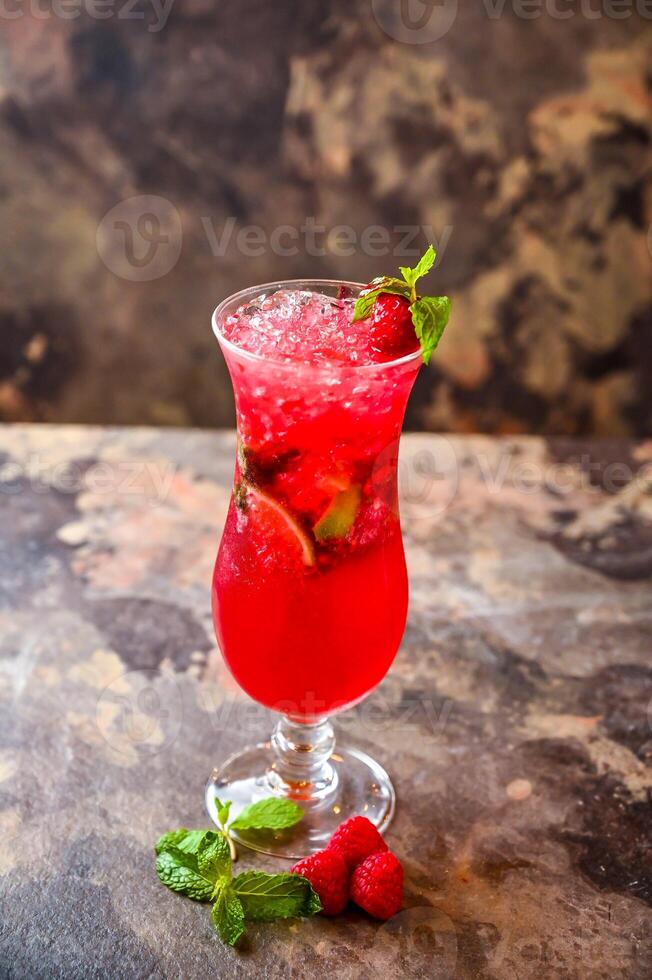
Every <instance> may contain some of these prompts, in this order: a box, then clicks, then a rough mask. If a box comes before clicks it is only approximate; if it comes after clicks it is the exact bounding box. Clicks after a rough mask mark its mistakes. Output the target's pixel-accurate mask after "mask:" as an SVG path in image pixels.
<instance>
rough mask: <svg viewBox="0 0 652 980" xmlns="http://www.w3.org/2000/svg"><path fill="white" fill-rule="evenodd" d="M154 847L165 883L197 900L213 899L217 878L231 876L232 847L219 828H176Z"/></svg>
mask: <svg viewBox="0 0 652 980" xmlns="http://www.w3.org/2000/svg"><path fill="white" fill-rule="evenodd" d="M173 840H174V841H175V843H173ZM155 850H156V873H157V874H158V876H159V878H160V879H161V881H162V882H163V884H164V885H167V887H168V888H171V889H172V891H173V892H180V893H181V894H182V895H187V896H188V898H193V899H194V900H195V901H196V902H210V900H211V898H212V897H213V892H214V890H215V885H216V883H217V882H218V880H221V879H222V878H227V877H228V878H230V877H231V860H230V857H229V848H228V845H227V843H226V841H225V840H224V837H223V836H222V834H220V833H219V832H218V831H214V830H185V828H182V829H181V830H175V831H173V832H172V833H171V834H164V835H163V837H161V838H160V840H158V841H157V842H156V846H155Z"/></svg>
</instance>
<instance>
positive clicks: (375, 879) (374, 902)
mask: <svg viewBox="0 0 652 980" xmlns="http://www.w3.org/2000/svg"><path fill="white" fill-rule="evenodd" d="M351 898H352V899H353V901H354V902H355V904H356V905H358V906H360V908H361V909H364V911H365V912H368V913H369V915H373V916H374V918H376V919H383V920H384V919H390V918H391V917H392V916H393V915H396V913H397V912H398V911H400V908H401V906H402V904H403V866H402V864H401V862H400V861H399V859H398V858H397V857H396V855H395V854H392V852H391V851H382V852H380V853H378V854H370V855H369V857H368V858H365V860H364V861H363V862H362V863H361V864H359V865H358V867H357V868H356V869H355V871H354V872H353V874H352V876H351Z"/></svg>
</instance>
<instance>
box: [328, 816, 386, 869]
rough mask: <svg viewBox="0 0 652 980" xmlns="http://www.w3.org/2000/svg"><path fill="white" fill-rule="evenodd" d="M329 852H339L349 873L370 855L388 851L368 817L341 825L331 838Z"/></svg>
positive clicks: (357, 818)
mask: <svg viewBox="0 0 652 980" xmlns="http://www.w3.org/2000/svg"><path fill="white" fill-rule="evenodd" d="M328 850H329V851H331V850H333V851H337V852H338V853H339V854H341V856H342V857H343V858H344V860H345V861H346V864H347V866H348V868H349V871H353V869H354V868H355V866H356V865H357V864H360V862H361V861H364V859H365V858H366V857H369V855H370V854H375V853H376V852H377V851H386V850H387V844H386V843H385V841H384V840H383V838H382V837H381V836H380V834H379V833H378V831H377V830H376V828H375V827H374V825H373V824H372V822H371V820H367V818H366V817H349V819H348V820H345V821H344V823H341V824H340V825H339V827H338V828H337V830H336V831H335V833H334V834H333V836H332V837H331V839H330V841H329V844H328Z"/></svg>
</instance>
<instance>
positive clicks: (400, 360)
mask: <svg viewBox="0 0 652 980" xmlns="http://www.w3.org/2000/svg"><path fill="white" fill-rule="evenodd" d="M282 286H286V287H289V288H294V289H298V288H300V287H301V286H350V287H352V288H353V289H364V288H365V283H361V282H351V281H349V280H346V279H278V280H277V281H276V282H264V283H260V285H258V286H246V287H245V288H244V289H240V290H238V291H237V292H235V293H231V295H230V296H226V297H225V298H224V299H223V300H222V301H221V302H220V303H218V304H217V306H216V307H215V309H214V310H213V315H212V316H211V325H212V328H213V333H214V334H215V337H216V338H217V341H218V343H219V345H220V347H221V348H222V349H223V350H224V349H226V350H228V351H231V352H233V353H234V354H237V355H238V356H239V357H243V358H244V359H245V360H248V361H253V362H258V363H261V364H270V365H275V366H277V367H284V368H288V367H290V368H291V367H301V368H310V369H312V370H321V371H324V370H325V371H329V370H332V369H333V368H335V369H336V370H346V371H378V370H386V369H387V368H392V367H398V366H401V365H403V364H409V363H411V362H412V361H415V360H417V359H418V358H420V357H421V353H422V352H421V347H418V348H417V349H416V350H415V351H412V353H410V354H403V355H402V356H401V357H396V358H394V360H391V361H373V362H371V363H366V364H356V363H355V362H354V361H350V362H342V361H333V362H332V363H329V362H324V363H319V364H310V363H308V362H307V361H281V360H277V359H276V358H274V357H267V356H266V355H264V354H257V353H256V352H255V351H250V350H247V349H246V348H245V347H239V346H238V344H234V343H233V341H231V340H229V339H228V338H227V337H225V336H224V334H223V333H222V331H221V330H220V328H219V326H218V323H219V317H220V314H221V313H222V311H223V310H224V308H225V307H226V306H227V305H230V304H231V303H233V302H234V301H235V300H240V299H241V300H242V301H243V302H244V300H245V298H246V296H247V295H248V294H251V293H258V292H262V291H263V290H266V289H275V288H280V287H282Z"/></svg>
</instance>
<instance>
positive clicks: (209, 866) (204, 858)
mask: <svg viewBox="0 0 652 980" xmlns="http://www.w3.org/2000/svg"><path fill="white" fill-rule="evenodd" d="M197 867H198V869H199V871H200V873H201V874H202V875H204V876H205V877H206V878H210V879H211V880H212V881H221V880H227V881H228V879H229V878H230V877H231V855H230V853H229V845H228V844H227V842H226V840H225V839H224V835H223V834H220V833H215V832H213V831H212V830H209V831H207V833H206V835H205V837H204V840H203V841H202V842H201V844H200V846H199V848H198V851H197Z"/></svg>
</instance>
